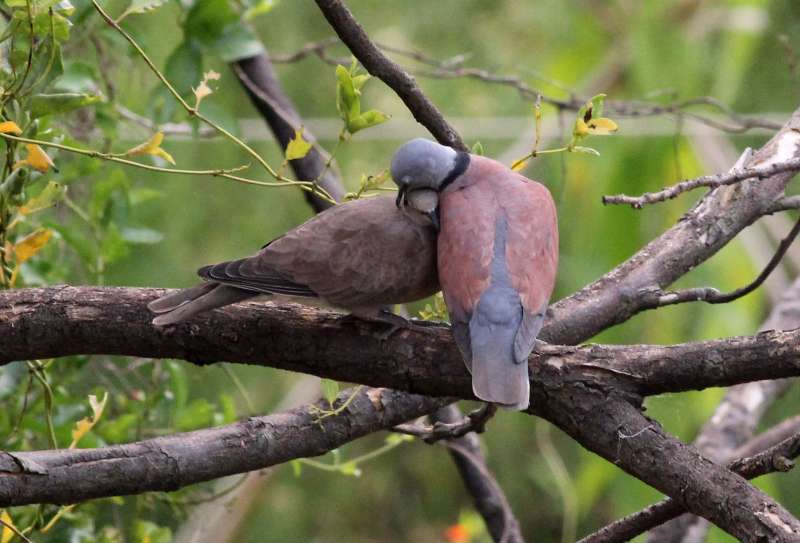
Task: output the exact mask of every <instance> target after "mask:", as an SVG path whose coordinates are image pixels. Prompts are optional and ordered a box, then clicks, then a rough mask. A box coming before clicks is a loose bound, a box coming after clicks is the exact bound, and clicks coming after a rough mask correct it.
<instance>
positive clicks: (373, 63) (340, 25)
mask: <svg viewBox="0 0 800 543" xmlns="http://www.w3.org/2000/svg"><path fill="white" fill-rule="evenodd" d="M316 1H317V6H319V9H320V11H322V14H323V15H324V16H325V18H326V19H327V20H328V23H329V24H330V25H331V27H333V29H334V30H335V31H336V34H338V35H339V38H341V40H342V41H343V42H344V43H345V45H347V47H349V48H350V51H352V52H353V54H354V55H355V57H356V58H357V59H358V60H359V62H361V64H362V65H363V66H364V68H366V69H367V71H368V72H369V73H371V74H372V75H374V76H375V77H377V78H379V79H380V80H382V81H383V82H384V83H386V84H387V85H388V86H389V87H390V88H391V89H392V90H393V91H394V92H395V93H397V95H398V96H399V97H400V99H401V100H403V102H404V103H405V104H406V107H408V109H409V111H411V113H412V114H413V115H414V118H415V119H416V120H417V121H418V122H419V123H420V124H421V125H423V126H424V127H425V128H427V129H428V131H429V132H430V133H431V134H433V137H435V138H436V139H437V140H439V143H441V144H442V145H449V146H450V147H453V148H454V149H458V150H459V151H467V150H468V149H467V146H466V145H464V142H463V141H461V136H459V135H458V133H457V132H456V131H455V129H454V128H453V127H452V126H450V123H448V122H447V121H446V120H445V118H444V117H443V116H442V114H441V113H440V112H439V110H438V109H437V108H436V106H435V105H433V103H432V102H431V101H430V100H429V99H428V98H427V97H426V96H425V95H424V94H423V93H422V90H421V89H420V88H419V86H418V85H417V82H416V81H414V78H413V77H411V76H410V75H409V74H408V73H407V72H405V71H404V70H403V68H401V67H400V66H399V65H398V64H397V63H395V62H394V61H392V60H391V59H389V58H388V57H387V56H386V55H384V54H383V53H382V52H381V50H380V49H378V47H377V46H376V45H375V44H374V43H373V42H372V40H371V39H370V38H369V36H367V33H366V32H364V29H363V28H362V27H361V25H360V24H358V21H356V20H355V18H354V17H353V14H352V13H351V12H350V10H349V9H348V8H347V6H346V5H345V3H344V2H343V1H342V0H316Z"/></svg>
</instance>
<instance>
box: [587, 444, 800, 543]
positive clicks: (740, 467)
mask: <svg viewBox="0 0 800 543" xmlns="http://www.w3.org/2000/svg"><path fill="white" fill-rule="evenodd" d="M798 455H800V433H799V434H795V435H793V436H792V437H789V438H787V439H784V440H783V441H781V442H780V443H778V444H776V445H774V446H772V447H770V448H769V449H766V450H764V451H762V452H759V453H758V454H755V455H753V456H750V457H746V458H741V459H739V460H736V461H734V462H731V463H729V464H728V468H729V469H731V470H732V471H733V472H734V473H736V474H738V475H741V476H742V477H744V478H745V479H754V478H756V477H760V476H761V475H766V474H767V473H773V472H775V471H789V470H790V469H791V468H792V467H793V463H792V462H791V459H792V458H795V457H797V456H798ZM685 512H686V509H685V507H684V506H683V505H682V504H681V503H679V502H677V501H675V500H673V499H672V498H667V499H665V500H662V501H660V502H658V503H655V504H653V505H651V506H649V507H647V508H645V509H642V510H641V511H638V512H636V513H634V514H632V515H628V516H626V517H623V518H621V519H619V520H617V521H614V522H613V523H611V524H609V525H607V526H605V527H603V528H602V529H600V530H598V531H596V532H594V533H593V534H590V535H588V536H586V537H584V538H583V539H581V540H580V541H579V543H622V542H624V541H629V540H631V539H633V538H634V537H636V536H637V535H639V534H642V533H644V532H646V531H647V530H650V529H651V528H654V527H655V526H658V525H660V524H663V523H665V522H667V521H668V520H671V519H673V518H675V517H677V516H679V515H682V514H683V513H685Z"/></svg>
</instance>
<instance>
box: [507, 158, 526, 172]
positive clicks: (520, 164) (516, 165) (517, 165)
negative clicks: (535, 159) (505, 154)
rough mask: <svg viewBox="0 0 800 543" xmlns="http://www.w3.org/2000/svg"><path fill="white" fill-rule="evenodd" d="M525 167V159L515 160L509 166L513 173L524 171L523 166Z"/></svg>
mask: <svg viewBox="0 0 800 543" xmlns="http://www.w3.org/2000/svg"><path fill="white" fill-rule="evenodd" d="M527 165H528V159H527V158H523V159H520V160H516V161H514V163H513V164H512V165H511V170H513V171H515V172H520V171H522V170H524V169H525V166H527Z"/></svg>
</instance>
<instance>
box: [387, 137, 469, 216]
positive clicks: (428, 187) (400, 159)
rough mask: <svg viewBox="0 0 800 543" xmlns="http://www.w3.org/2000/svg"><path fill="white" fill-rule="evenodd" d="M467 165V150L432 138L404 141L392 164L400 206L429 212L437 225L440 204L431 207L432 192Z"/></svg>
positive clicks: (442, 186)
mask: <svg viewBox="0 0 800 543" xmlns="http://www.w3.org/2000/svg"><path fill="white" fill-rule="evenodd" d="M468 166H469V154H468V153H459V152H457V151H455V150H454V149H451V148H450V147H446V146H444V145H440V144H438V143H436V142H433V141H431V140H427V139H424V138H417V139H413V140H411V141H409V142H407V143H405V144H403V145H402V146H401V147H400V148H399V149H398V150H397V151H396V152H395V154H394V156H393V157H392V166H391V172H392V179H394V182H395V184H396V185H397V187H398V194H397V200H396V204H397V207H398V208H400V207H412V208H414V209H416V210H417V211H419V212H420V213H423V214H425V215H428V216H429V217H430V218H431V221H432V222H433V223H434V226H436V227H437V229H438V205H434V207H433V209H428V208H429V207H430V206H431V203H432V201H433V200H432V198H431V194H430V193H431V192H433V193H435V194H438V193H441V192H442V191H443V190H444V189H445V188H447V186H448V185H449V184H450V183H451V182H452V181H454V180H455V179H456V178H457V177H458V176H460V175H461V174H462V173H464V171H465V170H466V169H467V167H468ZM415 192H418V193H419V194H416V195H415V194H414V193H415ZM436 204H438V198H437V199H436ZM417 206H420V207H417Z"/></svg>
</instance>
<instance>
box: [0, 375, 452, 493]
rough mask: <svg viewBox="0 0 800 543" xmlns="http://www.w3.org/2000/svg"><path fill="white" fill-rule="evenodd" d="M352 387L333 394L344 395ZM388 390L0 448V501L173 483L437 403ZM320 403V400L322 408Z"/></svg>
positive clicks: (339, 437) (298, 450) (268, 462)
mask: <svg viewBox="0 0 800 543" xmlns="http://www.w3.org/2000/svg"><path fill="white" fill-rule="evenodd" d="M352 393H353V390H352V389H350V390H346V391H344V392H343V393H342V394H340V395H339V398H338V400H337V403H339V404H341V403H342V402H344V401H345V400H347V399H348V398H349V397H350V395H351V394H352ZM447 401H450V400H448V399H446V398H445V399H442V398H438V399H433V398H427V397H422V396H414V395H411V394H402V393H397V392H394V391H392V390H386V389H379V390H372V389H370V390H362V391H360V392H358V393H357V394H356V397H355V398H354V399H353V401H351V402H350V403H349V404H348V406H347V408H345V409H344V410H343V411H342V412H341V413H339V414H337V415H333V416H330V417H326V418H324V419H322V420H319V419H318V416H319V415H318V414H317V413H315V412H314V410H313V409H312V407H311V406H304V407H300V408H297V409H292V410H289V411H285V412H283V413H277V414H274V415H267V416H263V417H250V418H249V419H247V420H245V421H242V422H239V423H236V424H230V425H227V426H220V427H218V428H209V429H206V430H199V431H196V432H188V433H183V434H173V435H170V436H167V437H159V438H155V439H149V440H146V441H139V442H136V443H129V444H127V445H115V446H112V447H103V448H100V449H75V450H52V451H37V452H18V453H10V452H0V507H8V506H13V505H23V504H29V503H55V504H70V503H77V502H80V501H84V500H88V499H92V498H99V497H104V496H120V495H126V494H135V493H139V492H144V491H153V490H163V491H168V490H176V489H178V488H180V487H183V486H186V485H189V484H194V483H199V482H201V481H208V480H211V479H216V478H218V477H223V476H225V475H231V474H234V473H243V472H246V471H252V470H257V469H261V468H264V467H267V466H272V465H275V464H280V463H283V462H287V461H289V460H292V459H294V458H303V457H308V456H316V455H320V454H325V453H326V452H328V451H330V450H331V449H334V448H336V447H339V446H341V445H343V444H345V443H347V442H349V441H352V440H354V439H356V438H359V437H361V436H364V435H367V434H370V433H372V432H376V431H378V430H384V429H389V428H391V427H392V426H394V425H396V424H398V423H401V422H404V421H406V420H408V419H407V417H408V416H409V415H412V416H414V417H418V416H421V415H423V414H425V413H427V412H429V411H431V410H433V409H436V408H437V407H441V406H442V405H444V404H445V403H446V402H447ZM324 404H325V405H320V407H322V408H327V407H328V404H327V402H324Z"/></svg>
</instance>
